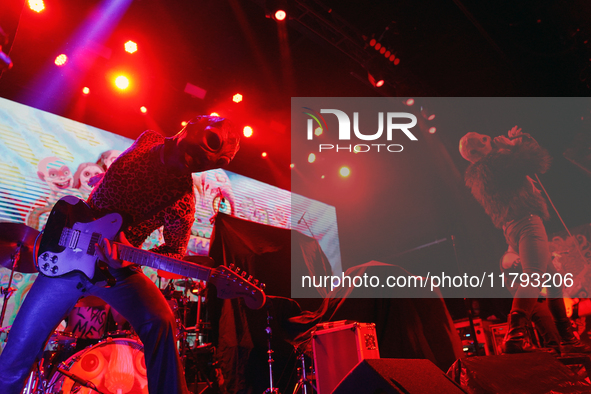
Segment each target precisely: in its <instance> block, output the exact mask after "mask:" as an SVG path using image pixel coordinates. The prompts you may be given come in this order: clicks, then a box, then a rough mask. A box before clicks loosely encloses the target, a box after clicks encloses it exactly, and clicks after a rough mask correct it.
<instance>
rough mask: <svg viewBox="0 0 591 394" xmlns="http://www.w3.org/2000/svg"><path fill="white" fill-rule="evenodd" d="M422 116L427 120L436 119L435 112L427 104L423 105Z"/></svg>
mask: <svg viewBox="0 0 591 394" xmlns="http://www.w3.org/2000/svg"><path fill="white" fill-rule="evenodd" d="M421 116H422V117H423V118H425V119H427V120H433V119H435V114H434V113H433V112H431V110H429V108H427V107H425V106H421Z"/></svg>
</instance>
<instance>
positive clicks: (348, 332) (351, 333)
mask: <svg viewBox="0 0 591 394" xmlns="http://www.w3.org/2000/svg"><path fill="white" fill-rule="evenodd" d="M312 338H313V340H312V348H313V350H314V367H315V370H316V385H317V389H318V394H330V393H332V390H333V389H334V388H335V387H336V385H337V384H339V382H340V381H341V379H343V378H344V377H345V375H347V374H348V373H349V371H351V370H352V369H353V367H355V365H357V364H358V363H359V361H361V360H364V359H368V358H380V352H379V349H378V339H377V337H376V330H375V324H373V323H357V322H348V321H345V320H341V321H338V322H332V323H324V324H319V325H318V326H317V327H316V331H315V332H314V335H313V337H312Z"/></svg>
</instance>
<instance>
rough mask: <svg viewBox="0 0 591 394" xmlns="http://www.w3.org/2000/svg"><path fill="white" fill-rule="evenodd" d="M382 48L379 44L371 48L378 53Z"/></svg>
mask: <svg viewBox="0 0 591 394" xmlns="http://www.w3.org/2000/svg"><path fill="white" fill-rule="evenodd" d="M381 47H382V44H380V43H379V42H378V43H377V44H376V46H375V47H373V48H374V49H375V50H376V51H379V50H380V48H381Z"/></svg>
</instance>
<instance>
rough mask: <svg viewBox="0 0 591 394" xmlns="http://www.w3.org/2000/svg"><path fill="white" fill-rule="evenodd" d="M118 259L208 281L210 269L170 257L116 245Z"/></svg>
mask: <svg viewBox="0 0 591 394" xmlns="http://www.w3.org/2000/svg"><path fill="white" fill-rule="evenodd" d="M117 248H118V249H119V258H121V259H122V260H125V261H130V262H132V263H135V264H139V265H145V266H148V267H152V268H155V269H159V270H162V271H166V272H172V273H173V274H178V275H182V276H186V277H189V278H194V279H199V280H203V281H207V280H209V277H210V275H211V269H210V268H207V267H202V266H199V265H197V264H193V263H191V262H189V261H183V260H178V259H175V258H172V257H167V256H162V255H159V254H156V253H152V252H149V251H147V250H143V249H137V248H134V247H131V246H127V245H124V244H120V243H117Z"/></svg>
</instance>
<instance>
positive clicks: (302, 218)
mask: <svg viewBox="0 0 591 394" xmlns="http://www.w3.org/2000/svg"><path fill="white" fill-rule="evenodd" d="M306 212H308V211H304V213H302V217H301V218H300V220H298V224H300V223H301V222H302V220H304V215H305V214H306Z"/></svg>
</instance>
